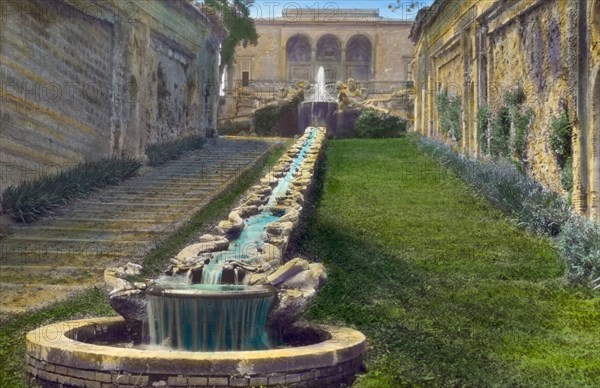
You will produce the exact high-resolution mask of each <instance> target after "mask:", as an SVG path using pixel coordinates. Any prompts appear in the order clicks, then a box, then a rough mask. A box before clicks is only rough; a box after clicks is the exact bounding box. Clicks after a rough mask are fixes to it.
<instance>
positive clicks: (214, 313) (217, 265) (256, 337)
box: [146, 128, 317, 351]
mask: <svg viewBox="0 0 600 388" xmlns="http://www.w3.org/2000/svg"><path fill="white" fill-rule="evenodd" d="M316 133H317V128H312V130H311V131H310V132H309V134H308V136H307V138H306V140H305V143H304V145H303V146H302V148H301V150H300V151H299V153H298V155H297V156H296V158H295V160H294V161H293V163H292V165H291V167H290V169H289V171H288V172H287V173H286V175H285V176H284V177H283V178H281V179H280V180H279V182H278V184H277V186H276V187H275V188H274V189H273V191H272V193H271V196H270V198H269V201H268V202H267V204H266V206H265V207H264V209H263V210H262V211H261V212H260V213H259V214H257V215H255V216H252V217H249V218H248V219H247V220H246V221H245V224H246V225H245V227H244V229H243V231H242V232H241V234H240V236H239V237H238V238H237V239H236V240H234V241H232V242H231V243H230V246H229V249H228V250H226V251H223V252H219V253H217V254H215V255H214V256H213V258H212V259H211V260H210V262H209V263H208V264H206V265H204V267H203V269H202V284H189V283H190V282H189V279H188V278H187V277H185V276H175V277H162V278H160V279H158V280H157V282H156V285H155V286H153V287H150V288H149V289H148V290H147V291H146V295H147V301H148V304H147V311H148V317H147V318H148V319H147V325H146V328H147V335H148V337H149V338H150V343H151V344H153V345H163V346H167V347H169V348H175V349H180V350H190V351H217V350H259V349H268V348H269V339H268V336H267V334H266V331H265V323H266V319H267V315H268V312H269V309H270V307H271V304H272V302H273V299H274V295H275V290H274V289H272V288H269V287H264V286H244V285H237V284H236V285H224V284H221V280H222V277H223V267H224V266H225V264H226V263H227V262H229V261H231V260H235V261H240V262H243V263H244V264H252V261H253V254H252V253H254V252H255V251H256V250H258V249H260V246H261V245H262V244H264V241H265V240H266V238H267V235H266V229H267V226H268V225H269V224H270V223H272V222H273V221H276V220H277V219H278V218H279V216H277V215H274V214H272V207H273V206H275V205H276V204H277V198H278V197H280V196H281V195H284V194H285V193H286V192H287V191H288V189H289V186H290V184H291V182H292V178H293V176H294V174H295V173H296V172H297V171H298V168H299V167H300V166H301V164H302V162H303V161H304V159H305V157H306V154H307V151H308V149H309V148H310V146H311V145H312V143H313V141H314V138H315V135H316Z"/></svg>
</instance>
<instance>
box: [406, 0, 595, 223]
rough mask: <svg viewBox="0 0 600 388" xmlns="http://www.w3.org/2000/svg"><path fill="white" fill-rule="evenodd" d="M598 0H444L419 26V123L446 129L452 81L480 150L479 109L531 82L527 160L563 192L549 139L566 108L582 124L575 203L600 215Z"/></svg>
mask: <svg viewBox="0 0 600 388" xmlns="http://www.w3.org/2000/svg"><path fill="white" fill-rule="evenodd" d="M598 3H599V1H598V0H581V1H566V0H518V1H511V2H501V1H485V2H483V1H482V2H462V1H457V0H443V1H442V0H438V1H436V2H435V3H434V4H433V5H432V7H430V9H429V10H428V11H427V12H426V13H422V14H421V15H420V17H419V18H418V20H417V23H416V24H415V26H414V27H413V31H412V38H413V40H414V41H415V42H416V60H415V63H414V67H415V68H414V74H415V87H416V100H415V127H416V130H417V131H419V132H421V133H423V134H427V135H430V136H440V135H441V134H442V131H441V128H439V117H438V113H437V108H436V104H437V96H438V93H439V92H440V91H441V90H443V89H446V90H448V92H449V94H450V95H455V96H460V98H461V109H462V117H463V122H462V139H461V144H460V146H461V147H462V148H463V150H464V151H465V152H466V153H468V154H470V155H480V153H481V144H479V140H478V139H479V133H478V128H477V116H478V112H479V110H480V109H481V108H483V107H484V106H489V108H490V109H491V110H492V111H498V109H500V107H501V106H502V105H503V104H504V103H505V102H504V101H503V96H504V95H505V94H506V93H507V92H509V91H514V90H517V89H521V90H523V91H524V93H525V96H526V100H525V103H524V104H525V105H526V106H527V107H528V108H530V109H531V110H532V111H533V119H532V121H531V123H530V125H529V127H528V137H527V149H526V155H527V156H526V161H525V165H526V168H527V170H528V172H529V173H530V174H532V175H533V176H534V177H535V178H536V179H538V180H539V181H540V182H542V183H543V184H544V185H545V186H547V187H548V188H550V189H552V190H555V191H559V192H560V191H562V190H563V188H562V185H561V182H560V169H559V165H558V163H557V161H556V159H555V157H554V156H553V153H552V150H551V147H550V143H549V140H550V127H551V122H552V120H553V119H554V118H557V117H559V116H560V115H561V114H562V112H563V111H564V110H565V109H566V110H567V111H568V112H569V116H570V118H571V121H572V124H573V131H574V134H573V147H574V155H573V165H574V166H573V172H574V189H573V193H572V198H573V204H574V206H575V207H576V209H577V210H578V211H580V212H582V213H585V214H588V215H590V216H592V217H595V218H598V219H600V212H599V211H598V209H599V208H600V205H599V203H600V190H599V187H600V181H599V180H600V173H599V171H600V166H599V163H598V158H599V156H598V155H600V146H599V145H598V144H599V142H598V140H597V139H598V137H599V135H598V133H600V130H599V129H598V121H594V119H593V114H594V113H593V112H594V110H593V108H592V105H594V101H597V99H596V100H594V98H593V93H594V89H593V83H594V78H595V77H597V73H598V68H599V67H600V55H599V51H600V48H599V47H598V46H600V43H598V42H599V41H600V40H599V39H598V27H597V25H598V23H599V22H598V20H599V16H598V12H599V11H598V8H600V6H598ZM596 93H597V92H596ZM596 105H598V103H597V102H596ZM595 109H596V110H597V109H598V108H595Z"/></svg>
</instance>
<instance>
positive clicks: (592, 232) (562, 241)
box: [558, 215, 600, 284]
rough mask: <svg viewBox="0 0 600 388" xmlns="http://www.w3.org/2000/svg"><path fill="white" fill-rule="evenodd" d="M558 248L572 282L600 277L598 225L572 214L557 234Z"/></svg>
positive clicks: (589, 281) (588, 281)
mask: <svg viewBox="0 0 600 388" xmlns="http://www.w3.org/2000/svg"><path fill="white" fill-rule="evenodd" d="M558 249H559V252H560V254H561V256H562V258H563V259H564V260H565V262H566V263H567V265H568V266H569V268H570V271H569V278H570V279H571V281H572V282H575V283H583V284H590V283H591V282H594V281H595V280H596V279H598V278H599V277H600V225H598V224H597V223H595V222H593V221H591V220H588V219H586V218H583V217H579V216H577V215H573V217H571V219H569V221H568V222H567V223H566V224H565V225H564V227H563V228H562V230H561V233H560V235H559V236H558ZM592 284H593V283H592Z"/></svg>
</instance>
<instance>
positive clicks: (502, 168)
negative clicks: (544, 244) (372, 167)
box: [420, 138, 571, 236]
mask: <svg viewBox="0 0 600 388" xmlns="http://www.w3.org/2000/svg"><path fill="white" fill-rule="evenodd" d="M420 145H421V147H422V148H423V149H424V150H426V151H428V152H430V153H432V154H434V155H435V156H436V158H437V159H438V160H439V161H440V162H441V163H442V164H444V165H445V166H447V167H449V168H451V170H453V171H454V172H455V173H457V174H458V176H460V177H461V178H462V179H464V180H465V181H466V182H467V183H468V184H469V185H471V186H472V187H473V188H474V189H475V190H476V191H477V192H478V193H479V194H480V195H482V196H483V197H484V198H486V199H487V200H488V201H489V202H491V203H492V204H493V205H494V206H495V207H497V208H498V209H500V210H502V211H504V212H505V213H507V214H509V215H510V216H511V217H514V218H515V219H517V220H518V222H519V224H520V225H522V226H523V227H525V228H527V229H529V230H531V231H533V232H536V233H539V234H543V235H548V236H556V235H557V234H558V233H559V232H560V229H561V227H562V226H563V225H564V224H565V223H566V222H567V220H568V219H569V218H570V216H571V211H570V208H569V205H568V204H567V203H566V202H565V201H564V200H563V199H562V198H561V197H560V195H558V194H557V193H554V192H552V191H549V190H546V189H545V188H544V187H543V186H542V185H541V184H540V183H538V182H537V181H535V180H534V179H533V178H531V177H529V176H527V175H524V174H523V173H522V172H521V170H519V169H518V168H516V167H515V164H513V163H512V162H511V161H507V160H505V159H504V160H503V159H498V160H495V161H491V162H487V161H479V160H472V159H468V158H465V157H464V156H461V155H458V154H457V153H455V152H454V151H453V150H452V149H451V148H450V147H449V146H447V145H445V144H443V143H440V142H438V141H435V140H433V139H428V138H422V139H421V141H420ZM517 165H518V164H517Z"/></svg>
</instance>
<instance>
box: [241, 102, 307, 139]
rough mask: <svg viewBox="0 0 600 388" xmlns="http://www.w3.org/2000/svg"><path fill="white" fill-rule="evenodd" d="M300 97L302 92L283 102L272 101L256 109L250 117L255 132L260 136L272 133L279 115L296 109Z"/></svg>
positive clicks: (279, 117)
mask: <svg viewBox="0 0 600 388" xmlns="http://www.w3.org/2000/svg"><path fill="white" fill-rule="evenodd" d="M302 99H303V94H302V93H299V94H297V95H295V96H294V97H293V98H292V99H290V100H285V101H284V102H283V103H273V104H269V105H266V106H264V107H262V108H260V109H257V110H256V111H255V112H254V116H253V117H252V124H253V125H254V130H255V131H256V133H257V134H258V135H261V136H270V135H273V128H274V127H275V126H276V125H277V123H278V122H279V120H280V119H281V117H282V116H283V115H285V114H287V113H289V112H291V111H293V110H294V109H295V110H297V109H298V105H299V104H300V102H301V101H302Z"/></svg>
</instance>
